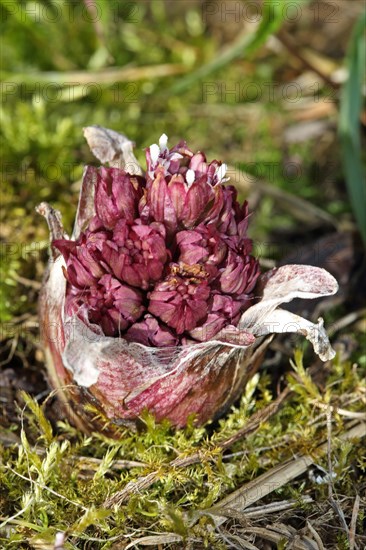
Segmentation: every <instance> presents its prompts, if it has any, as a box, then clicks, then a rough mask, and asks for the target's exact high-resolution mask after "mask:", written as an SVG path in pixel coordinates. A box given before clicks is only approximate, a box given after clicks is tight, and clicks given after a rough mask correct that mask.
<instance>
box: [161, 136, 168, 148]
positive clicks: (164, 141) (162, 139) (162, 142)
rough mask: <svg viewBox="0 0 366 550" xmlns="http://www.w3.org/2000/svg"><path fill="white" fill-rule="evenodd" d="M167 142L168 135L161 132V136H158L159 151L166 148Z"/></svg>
mask: <svg viewBox="0 0 366 550" xmlns="http://www.w3.org/2000/svg"><path fill="white" fill-rule="evenodd" d="M167 143H168V136H167V135H166V134H163V135H162V136H160V139H159V147H160V151H165V150H166V149H167Z"/></svg>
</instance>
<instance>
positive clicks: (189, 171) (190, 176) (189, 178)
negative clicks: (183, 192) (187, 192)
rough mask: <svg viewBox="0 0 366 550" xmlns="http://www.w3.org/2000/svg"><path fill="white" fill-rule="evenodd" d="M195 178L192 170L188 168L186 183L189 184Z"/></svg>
mask: <svg viewBox="0 0 366 550" xmlns="http://www.w3.org/2000/svg"><path fill="white" fill-rule="evenodd" d="M195 179H196V174H195V173H194V170H191V169H190V168H189V169H188V170H187V172H186V182H187V183H188V185H189V186H191V185H192V183H193V182H194V180H195Z"/></svg>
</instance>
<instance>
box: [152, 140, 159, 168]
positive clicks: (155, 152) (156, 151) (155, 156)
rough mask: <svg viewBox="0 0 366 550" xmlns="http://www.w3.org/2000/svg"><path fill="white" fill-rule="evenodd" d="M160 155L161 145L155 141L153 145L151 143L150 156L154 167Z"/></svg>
mask: <svg viewBox="0 0 366 550" xmlns="http://www.w3.org/2000/svg"><path fill="white" fill-rule="evenodd" d="M159 155H160V147H159V145H157V144H156V143H153V144H152V145H150V157H151V162H152V165H153V167H154V166H155V165H156V163H157V162H158V158H159Z"/></svg>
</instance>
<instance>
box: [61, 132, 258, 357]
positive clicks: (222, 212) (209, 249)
mask: <svg viewBox="0 0 366 550" xmlns="http://www.w3.org/2000/svg"><path fill="white" fill-rule="evenodd" d="M146 160H147V170H146V173H145V175H144V176H139V175H135V174H129V173H128V172H126V171H125V170H122V169H119V168H112V167H110V168H107V167H101V168H99V169H98V168H89V170H91V171H92V172H93V176H94V178H95V193H94V197H95V199H94V201H95V213H96V214H95V216H94V217H93V218H92V219H91V220H90V221H89V223H88V225H87V227H86V228H85V229H84V231H83V232H82V233H81V234H80V236H79V237H78V239H77V240H75V241H72V240H67V239H58V240H55V241H53V243H52V244H53V246H54V247H56V248H57V249H58V250H59V251H60V252H61V253H62V255H63V257H64V260H65V264H66V267H65V268H64V274H65V277H66V278H67V281H68V285H67V293H66V304H65V308H66V314H67V315H70V316H71V315H75V314H76V315H79V316H80V317H84V318H85V316H87V318H88V319H89V322H90V323H92V324H96V325H99V327H101V329H102V330H103V332H104V334H105V335H106V336H122V337H123V338H125V339H126V340H129V341H133V342H139V343H141V344H144V345H146V346H156V347H164V346H177V345H180V344H186V343H190V342H192V343H193V342H203V341H207V340H211V339H213V338H214V336H215V335H216V334H217V333H218V332H220V330H222V329H223V328H224V327H225V326H228V325H234V326H236V324H237V323H238V321H239V319H240V317H241V314H242V313H243V311H245V310H246V309H247V308H248V307H249V306H250V305H252V304H253V290H254V287H255V285H256V282H257V278H258V276H259V265H258V261H257V260H256V259H255V258H254V257H253V256H252V255H251V250H252V243H251V241H250V239H248V237H247V225H248V205H247V203H246V202H244V204H243V205H240V204H239V203H238V201H237V193H236V190H235V188H234V187H232V186H227V185H224V184H225V183H226V181H228V178H226V177H225V175H226V165H225V164H222V163H220V162H218V161H216V160H214V161H213V162H210V163H208V162H207V160H206V157H205V155H204V154H203V153H201V152H198V153H196V154H194V153H193V152H192V151H191V150H190V149H188V147H187V145H186V143H185V142H180V143H179V144H178V145H176V146H175V147H173V148H172V149H169V148H168V147H167V137H166V136H165V135H163V136H162V137H161V138H160V142H159V145H157V144H154V145H151V147H149V148H148V149H147V151H146Z"/></svg>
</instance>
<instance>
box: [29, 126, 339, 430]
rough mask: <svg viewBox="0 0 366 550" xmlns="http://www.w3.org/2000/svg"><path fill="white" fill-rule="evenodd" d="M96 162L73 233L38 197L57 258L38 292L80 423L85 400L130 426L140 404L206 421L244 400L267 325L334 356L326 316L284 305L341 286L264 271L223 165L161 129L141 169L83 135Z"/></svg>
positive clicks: (109, 138) (307, 273) (57, 365)
mask: <svg viewBox="0 0 366 550" xmlns="http://www.w3.org/2000/svg"><path fill="white" fill-rule="evenodd" d="M85 135H86V138H87V140H88V143H89V145H90V147H91V149H92V151H93V153H94V154H95V155H96V156H97V158H98V159H99V160H100V161H101V162H102V163H103V164H106V163H108V164H109V166H108V167H107V166H101V167H100V168H94V167H90V166H89V167H87V168H86V169H85V172H84V176H83V182H82V189H81V195H80V200H79V207H78V212H77V216H76V221H75V227H74V231H73V234H72V236H71V238H68V237H67V236H66V234H65V232H64V230H63V227H62V223H61V217H60V215H59V213H58V212H56V211H55V210H53V209H52V208H51V207H50V206H49V205H47V204H45V203H42V204H41V205H40V206H39V207H38V211H39V212H40V213H42V214H43V215H45V216H46V218H47V220H48V224H49V227H50V231H51V237H52V240H51V250H52V258H51V261H50V264H49V268H48V271H47V275H46V279H45V283H44V286H43V290H42V293H41V301H40V312H41V313H40V315H41V325H42V329H43V330H42V335H43V343H44V347H45V351H46V359H47V364H48V371H49V375H50V379H51V383H52V384H53V386H54V387H55V388H58V390H59V393H60V394H61V396H62V397H63V401H64V403H65V404H67V405H68V410H69V411H70V412H72V414H73V418H74V422H77V423H79V425H80V426H82V427H83V428H86V429H90V427H91V417H90V416H88V414H87V412H86V407H85V404H87V403H90V404H92V405H93V407H94V408H96V409H97V410H99V411H100V412H101V413H102V415H103V416H106V417H108V418H109V419H111V420H113V421H116V422H120V421H124V420H136V419H137V418H138V416H139V415H140V414H141V412H142V411H143V410H144V409H148V410H150V411H151V412H152V413H153V414H154V415H155V417H156V418H157V420H161V419H164V418H168V419H170V420H171V422H172V423H173V424H175V425H177V426H183V425H185V424H186V422H187V419H188V417H189V416H190V415H191V414H194V415H195V419H196V422H197V423H204V422H206V421H207V420H209V419H212V418H215V417H217V416H218V415H219V414H221V413H222V412H223V411H225V410H226V409H227V408H228V407H229V406H230V405H231V404H232V403H233V401H234V400H235V399H236V398H237V397H238V396H239V395H240V392H241V391H242V389H243V386H244V385H245V383H246V382H247V380H248V379H249V377H250V376H251V374H252V373H253V371H254V370H255V369H256V368H257V366H258V363H259V361H260V359H261V357H262V355H263V351H264V349H265V348H266V346H267V345H268V342H269V340H270V339H271V334H274V333H276V332H299V333H301V334H303V335H304V336H305V337H306V338H307V339H308V340H310V342H311V343H312V344H313V346H314V349H315V351H316V352H317V353H318V354H319V356H320V357H321V358H322V359H323V360H327V359H329V358H331V357H332V356H333V354H334V352H333V350H332V349H331V347H330V345H329V341H328V339H327V336H326V333H325V331H324V329H323V324H322V320H321V319H320V320H319V322H318V324H312V323H310V322H309V321H306V320H305V319H303V318H301V317H298V316H296V315H294V314H292V313H290V312H288V311H285V310H282V309H280V308H279V306H280V305H281V304H282V303H285V302H289V301H290V300H292V299H293V298H296V297H302V298H317V297H319V296H324V295H329V294H333V293H335V292H336V290H337V283H336V281H335V279H334V278H333V277H332V276H331V275H330V274H329V273H327V272H326V271H324V270H323V269H320V268H315V267H311V266H297V265H290V266H284V267H281V268H279V269H274V270H272V271H270V272H267V273H265V274H262V275H261V274H260V268H259V263H258V260H256V259H255V258H254V257H253V256H252V242H251V240H250V239H249V238H248V236H247V227H248V205H247V203H246V202H244V204H243V205H240V203H239V202H238V200H237V193H236V190H235V188H234V187H232V186H230V185H225V184H226V182H227V181H228V179H229V178H227V177H226V165H225V164H222V163H221V162H218V161H212V162H208V161H207V160H206V157H205V155H204V154H203V153H201V152H198V153H196V154H194V153H193V152H192V151H191V150H190V149H189V148H188V147H187V144H186V143H185V142H180V143H179V144H178V145H176V146H175V147H173V148H172V149H169V148H168V146H167V137H166V136H165V135H163V136H162V137H161V138H160V141H159V145H157V144H154V145H151V146H150V147H149V148H148V149H147V151H146V160H147V169H146V172H145V173H144V172H143V171H142V169H141V167H140V166H139V165H138V163H137V161H136V159H135V157H134V155H133V152H132V143H131V142H130V141H129V140H128V139H127V138H125V137H124V136H122V135H120V134H117V133H116V132H113V131H111V130H107V129H103V128H100V127H89V128H86V129H85Z"/></svg>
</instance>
